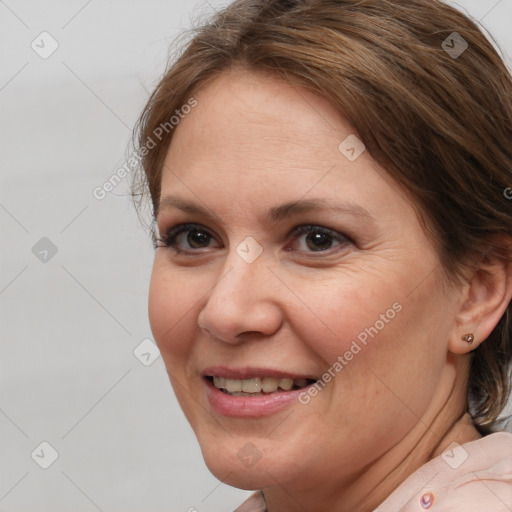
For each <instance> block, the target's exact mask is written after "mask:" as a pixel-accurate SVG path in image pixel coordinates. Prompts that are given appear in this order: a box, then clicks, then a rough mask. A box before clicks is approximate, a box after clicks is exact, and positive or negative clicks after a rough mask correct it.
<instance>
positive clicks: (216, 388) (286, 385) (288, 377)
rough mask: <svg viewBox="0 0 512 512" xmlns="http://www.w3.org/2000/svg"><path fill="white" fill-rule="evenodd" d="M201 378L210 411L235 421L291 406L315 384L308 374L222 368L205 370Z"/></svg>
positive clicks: (247, 368) (314, 380)
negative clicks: (235, 418)
mask: <svg viewBox="0 0 512 512" xmlns="http://www.w3.org/2000/svg"><path fill="white" fill-rule="evenodd" d="M202 378H203V382H204V384H205V387H204V389H205V392H206V396H207V398H208V401H209V402H210V405H211V407H212V409H213V411H215V412H216V413H217V414H220V415H222V416H225V417H237V418H260V417H264V416H268V415H271V414H274V413H277V412H279V411H281V410H283V409H284V408H286V407H293V405H294V404H297V403H299V400H300V396H301V394H302V393H304V392H305V391H304V390H305V389H307V388H308V387H310V386H313V385H314V384H316V383H317V381H318V378H316V377H315V376H314V375H311V374H310V375H307V374H306V375H304V374H298V373H292V372H290V373H288V372H285V371H281V370H272V369H269V368H254V367H251V368H249V367H245V368H241V369H233V368H227V367H225V366H215V367H213V366H212V367H209V368H205V369H204V370H203V372H202Z"/></svg>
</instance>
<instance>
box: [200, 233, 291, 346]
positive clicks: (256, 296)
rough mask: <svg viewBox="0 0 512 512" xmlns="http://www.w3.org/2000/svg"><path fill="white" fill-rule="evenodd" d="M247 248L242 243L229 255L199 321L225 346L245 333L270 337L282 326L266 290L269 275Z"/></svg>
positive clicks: (275, 306) (261, 261) (266, 269)
mask: <svg viewBox="0 0 512 512" xmlns="http://www.w3.org/2000/svg"><path fill="white" fill-rule="evenodd" d="M250 244H251V242H250V241H248V242H246V243H245V245H244V242H242V243H241V244H239V245H238V246H237V247H236V248H234V249H233V250H231V251H230V253H229V255H228V257H227V258H226V261H225V265H224V267H223V270H224V271H223V272H222V275H221V277H220V278H219V279H218V280H217V282H216V283H215V284H214V285H213V288H212V289H211V291H210V294H209V296H208V298H207V301H206V304H205V305H204V307H203V309H202V310H201V312H200V313H199V317H198V324H199V326H200V327H202V328H203V329H205V330H207V331H208V332H209V333H210V334H211V335H213V336H215V337H216V338H219V339H221V340H223V341H226V342H231V343H233V342H236V341H237V340H238V338H237V337H238V336H239V335H240V334H242V333H244V332H260V333H262V334H265V335H270V334H272V332H274V331H275V330H276V329H278V328H279V325H280V323H281V321H280V312H279V308H278V306H277V304H276V303H275V300H274V297H273V295H272V293H271V291H270V288H269V287H268V286H266V283H268V280H269V278H270V277H271V272H270V271H269V270H268V268H267V265H266V261H265V258H263V257H262V256H261V253H260V254H259V255H258V256H256V257H255V258H254V247H251V245H250ZM240 252H241V253H242V254H239V253H240ZM248 255H251V257H250V258H248V257H247V256H248Z"/></svg>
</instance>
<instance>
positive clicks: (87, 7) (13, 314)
mask: <svg viewBox="0 0 512 512" xmlns="http://www.w3.org/2000/svg"><path fill="white" fill-rule="evenodd" d="M221 4H222V3H221V2H219V1H214V0H209V2H207V1H203V0H201V1H196V0H194V1H188V2H184V1H182V0H166V1H162V0H151V1H146V2H143V1H142V0H139V1H137V0H133V1H129V2H128V1H126V0H125V1H121V0H109V1H106V0H103V1H100V0H92V1H91V0H90V1H84V0H72V1H67V2H64V1H60V2H59V1H53V2H52V1H50V2H37V1H35V0H27V1H16V0H7V1H6V2H4V1H0V34H1V36H0V37H1V39H2V40H1V44H0V52H1V62H2V65H1V67H0V109H1V112H0V115H1V130H0V151H1V155H2V160H1V165H2V171H1V180H2V181H1V188H0V191H1V195H0V223H1V230H2V231H1V233H2V248H1V274H0V308H1V319H0V322H1V323H0V325H1V334H2V338H1V340H2V345H1V350H2V357H1V360H0V361H1V362H0V364H1V367H0V379H1V380H0V393H1V394H0V435H1V444H2V459H1V466H0V510H2V511H4V512H21V511H24V512H26V511H34V510H38V511H40V512H45V511H48V512H49V511H52V512H59V511H69V510H74V511H83V512H89V511H90V512H94V511H95V510H100V511H104V512H107V511H108V512H114V511H119V512H121V511H122V512H129V511H141V512H142V511H150V510H151V511H154V512H157V511H164V510H166V511H187V510H188V509H189V508H190V507H194V508H195V509H196V510H197V511H199V512H203V511H212V512H213V511H219V512H220V511H228V510H232V509H233V508H235V506H236V505H237V504H239V503H240V502H241V501H243V499H244V498H245V497H246V496H247V495H248V494H250V493H248V492H245V491H241V490H237V489H232V488H230V487H227V486H225V485H224V484H222V483H220V482H219V481H218V480H216V479H215V478H214V477H213V476H212V475H211V474H210V473H209V472H208V470H207V469H206V467H205V465H204V463H203V461H202V458H201V454H200V450H199V447H198V446H197V443H196V440H195V438H194V435H193V433H192V431H191V429H190V427H189V426H188V424H187V423H186V421H185V419H184V417H183V415H182V413H181V411H180V410H179V407H178V405H177V402H176V400H175V398H174V396H173V394H172V391H171V387H170V384H169V382H168V378H167V375H166V373H165V370H164V365H163V362H162V359H161V358H160V357H157V358H156V359H155V360H154V361H153V362H152V364H150V365H148V366H145V365H144V364H143V363H142V362H141V361H140V360H139V359H137V358H136V357H135V355H134V353H133V351H134V349H135V348H136V347H137V346H138V345H139V344H140V343H141V342H142V341H143V340H145V339H147V338H151V332H150V329H149V324H148V320H147V292H148V283H149V276H150V271H151V263H152V255H153V249H152V246H151V242H150V240H149V238H148V237H147V235H146V233H145V231H144V229H143V228H142V226H141V225H140V223H139V221H138V219H137V217H136V214H135V212H134V209H133V207H132V205H131V202H130V198H129V195H128V194H127V192H128V186H127V184H128V182H127V181H126V180H125V182H123V183H122V184H120V185H119V186H118V187H116V189H115V190H114V192H113V193H110V194H108V195H107V197H106V198H105V199H104V200H102V201H100V200H97V199H95V198H94V197H93V195H92V190H93V189H94V188H95V187H97V186H101V185H102V183H103V182H104V181H105V180H107V179H108V178H109V177H110V176H111V175H112V174H113V173H114V172H115V171H116V169H118V168H119V167H120V166H121V165H122V164H123V163H124V159H125V150H126V146H127V143H128V140H129V137H130V134H131V128H132V126H133V124H134V122H135V120H136V118H137V116H138V114H139V112H140V110H141V108H142V106H143V104H144V102H145V99H146V98H147V95H148V91H150V90H151V89H152V87H153V86H154V85H155V84H156V81H157V79H158V77H159V75H160V73H161V72H162V71H163V69H164V65H165V62H166V59H167V55H168V48H169V45H170V43H171V42H172V40H173V38H174V37H175V36H176V35H177V34H178V33H179V32H180V31H182V30H183V29H184V28H186V27H188V26H190V18H191V17H192V18H194V17H196V16H198V15H208V14H209V13H211V12H212V11H213V9H216V8H218V7H219V6H220V5H221ZM458 4H459V5H460V6H462V8H463V9H464V10H467V11H469V12H470V13H471V14H472V16H473V17H475V18H476V19H478V20H481V21H482V23H483V25H484V26H485V27H486V28H487V29H488V30H489V31H490V32H491V33H492V34H493V36H494V37H495V38H496V39H497V40H498V42H499V44H500V46H501V48H502V50H503V51H504V52H505V53H506V54H507V55H506V60H507V62H508V63H509V65H510V64H511V62H512V61H511V59H510V56H512V30H511V26H512V0H459V2H458ZM43 31H47V32H49V33H50V34H51V36H52V37H53V38H54V39H55V40H56V41H57V42H58V44H59V47H58V49H57V50H56V51H55V53H53V54H52V55H51V56H50V57H48V58H47V59H43V58H41V57H40V56H39V55H38V54H37V53H36V52H35V51H34V50H33V49H32V48H31V42H32V41H33V40H34V39H36V43H37V42H38V41H40V39H37V37H38V36H39V34H40V33H41V32H43ZM44 44H45V48H46V49H48V48H49V42H48V40H47V41H46V43H44ZM39 45H40V46H42V43H39ZM41 51H42V50H41ZM43 237H46V238H48V239H49V240H51V243H52V244H53V246H54V247H55V248H56V249H57V252H56V253H55V254H52V251H51V248H50V247H49V245H48V242H47V241H44V240H43V241H42V242H40V240H41V239H42V238H43ZM38 243H39V245H36V244H38ZM34 246H36V248H35V249H33V247H34ZM45 250H48V251H49V252H48V253H45V252H44V251H45ZM34 253H35V254H34ZM45 258H46V261H41V259H43V260H44V259H45ZM146 343H148V342H146ZM149 346H151V345H149ZM145 347H146V346H145V345H143V347H142V349H140V350H141V352H143V353H146V352H147V349H146V348H145ZM152 357H153V356H150V355H145V356H142V357H141V359H142V360H143V361H144V362H146V364H147V363H148V362H150V361H151V360H152ZM148 358H149V359H150V361H147V359H148ZM43 441H46V442H48V443H50V445H51V446H52V447H53V448H54V449H55V450H56V451H57V452H58V458H57V459H56V460H55V462H54V463H53V464H52V465H51V466H50V467H49V468H48V469H42V468H41V467H40V465H41V464H42V465H44V464H45V463H46V464H47V463H49V462H51V451H50V449H49V448H48V447H45V446H44V445H43V446H42V447H40V446H39V445H40V443H41V442H43ZM31 454H33V455H32V456H31Z"/></svg>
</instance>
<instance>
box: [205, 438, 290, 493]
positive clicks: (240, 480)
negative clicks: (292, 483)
mask: <svg viewBox="0 0 512 512" xmlns="http://www.w3.org/2000/svg"><path fill="white" fill-rule="evenodd" d="M238 444H239V443H236V442H235V443H233V444H232V445H231V446H216V447H203V446H201V451H202V454H203V458H204V461H205V464H206V466H207V467H208V469H209V470H210V472H211V473H212V474H213V475H214V476H215V477H216V478H218V479H219V480H220V481H222V482H223V483H225V484H227V485H230V486H231V487H236V488H238V489H244V490H248V491H252V490H259V489H263V488H264V487H271V486H274V485H276V481H278V482H281V481H283V479H288V478H289V477H290V473H289V471H286V470H285V468H282V467H281V464H280V463H279V461H278V460H275V455H274V457H272V458H270V457H269V454H265V453H262V452H260V451H259V450H258V449H256V448H255V447H254V446H253V445H251V443H250V441H248V442H247V443H245V441H244V442H242V443H241V444H242V448H241V449H240V448H238ZM235 446H236V447H235Z"/></svg>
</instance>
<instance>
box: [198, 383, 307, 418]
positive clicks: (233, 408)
mask: <svg viewBox="0 0 512 512" xmlns="http://www.w3.org/2000/svg"><path fill="white" fill-rule="evenodd" d="M204 382H205V384H206V395H207V396H208V400H209V401H210V404H211V406H212V407H213V409H214V410H215V412H216V413H218V414H221V415H223V416H231V417H238V418H258V417H260V416H267V415H269V414H273V413H275V412H277V411H280V410H282V409H284V408H285V407H287V406H289V405H291V404H292V403H294V402H297V401H298V397H299V395H300V393H303V392H304V390H306V389H307V388H302V389H294V390H292V391H276V392H275V393H271V394H269V395H257V396H254V397H245V396H232V395H229V394H228V393H224V392H223V391H220V389H217V388H216V387H215V386H214V385H213V383H212V382H210V381H209V380H208V379H204Z"/></svg>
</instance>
